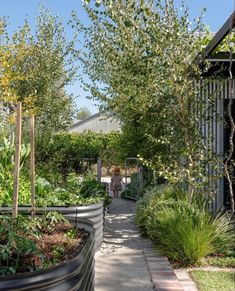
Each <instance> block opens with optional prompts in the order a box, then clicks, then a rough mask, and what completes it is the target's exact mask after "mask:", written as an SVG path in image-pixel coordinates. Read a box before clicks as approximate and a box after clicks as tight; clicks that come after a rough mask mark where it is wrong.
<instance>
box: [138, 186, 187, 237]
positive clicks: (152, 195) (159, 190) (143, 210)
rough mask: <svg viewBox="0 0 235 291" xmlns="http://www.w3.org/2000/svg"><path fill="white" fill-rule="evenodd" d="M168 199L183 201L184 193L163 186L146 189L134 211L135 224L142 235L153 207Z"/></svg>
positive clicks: (145, 232) (144, 232)
mask: <svg viewBox="0 0 235 291" xmlns="http://www.w3.org/2000/svg"><path fill="white" fill-rule="evenodd" d="M168 199H174V200H185V199H186V193H185V192H183V191H180V190H176V189H174V188H173V187H171V186H168V185H164V184H162V185H158V186H155V187H151V188H149V189H146V192H145V194H144V196H143V197H142V198H141V199H140V200H139V201H138V202H137V209H136V222H137V224H138V225H139V226H140V228H141V230H142V232H143V234H147V230H146V223H147V219H148V217H149V215H150V214H151V212H152V211H153V210H154V209H155V206H156V205H157V204H158V203H159V202H160V201H167V200H168Z"/></svg>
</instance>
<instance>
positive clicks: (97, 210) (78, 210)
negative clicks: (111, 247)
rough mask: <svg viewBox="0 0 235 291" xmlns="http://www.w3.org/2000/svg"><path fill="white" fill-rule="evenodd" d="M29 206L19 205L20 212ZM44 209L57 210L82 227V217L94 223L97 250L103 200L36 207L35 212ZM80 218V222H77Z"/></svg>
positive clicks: (101, 222)
mask: <svg viewBox="0 0 235 291" xmlns="http://www.w3.org/2000/svg"><path fill="white" fill-rule="evenodd" d="M11 209H12V208H11V207H1V208H0V212H10V211H11ZM29 210H30V207H28V206H20V207H19V212H20V213H29ZM45 211H57V212H59V213H61V214H63V215H64V216H65V217H66V218H67V219H68V220H69V221H70V223H71V224H72V225H78V226H80V227H82V225H83V222H82V219H88V220H89V221H91V222H92V223H93V225H94V229H95V250H98V249H99V248H100V246H101V244H102V240H103V225H104V209H103V202H100V203H96V204H90V205H85V206H54V207H47V208H37V213H38V214H39V213H42V212H45ZM78 219H80V222H78Z"/></svg>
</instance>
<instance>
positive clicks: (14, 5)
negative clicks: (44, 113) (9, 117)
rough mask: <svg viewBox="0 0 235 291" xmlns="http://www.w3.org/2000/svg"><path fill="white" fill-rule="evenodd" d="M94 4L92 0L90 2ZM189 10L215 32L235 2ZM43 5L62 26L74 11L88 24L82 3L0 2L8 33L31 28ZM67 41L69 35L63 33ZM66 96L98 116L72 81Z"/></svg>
mask: <svg viewBox="0 0 235 291" xmlns="http://www.w3.org/2000/svg"><path fill="white" fill-rule="evenodd" d="M91 1H94V0H91ZM181 2H182V0H175V4H176V7H177V6H180V3H181ZM185 2H186V4H187V6H188V7H189V12H190V18H191V19H194V18H197V17H198V16H200V14H201V12H202V10H203V8H206V12H205V16H204V18H203V21H204V23H206V24H207V25H208V26H209V27H210V29H211V31H212V32H217V31H218V29H219V28H220V27H221V26H222V25H223V24H224V22H225V21H226V20H227V18H228V17H229V16H230V15H231V13H232V12H233V10H234V7H235V0H185ZM40 5H43V6H45V7H47V8H49V9H50V10H51V11H52V12H53V13H55V14H58V15H59V16H60V17H61V18H62V19H63V20H64V21H65V22H66V21H67V20H68V19H69V17H70V15H71V11H72V10H76V11H77V14H78V16H79V18H80V19H81V20H82V21H83V22H84V23H88V19H87V17H86V14H85V12H84V10H83V8H82V0H0V16H7V17H9V19H8V21H9V23H10V25H9V29H10V30H11V31H14V30H16V29H17V28H18V27H19V26H21V25H22V24H23V22H24V19H25V18H26V17H27V19H28V21H29V23H30V25H31V26H32V27H34V23H35V16H36V15H37V13H38V9H39V6H40ZM67 34H68V37H69V36H71V31H69V30H68V31H67ZM66 90H67V91H68V93H73V95H74V96H78V97H77V98H76V104H77V107H78V108H81V107H87V108H88V109H89V110H90V111H91V113H96V112H98V108H97V106H95V103H94V101H92V100H88V99H87V98H86V97H85V95H86V94H85V93H84V92H83V90H82V89H81V88H80V84H79V82H78V81H76V82H75V83H74V84H73V85H70V86H68V87H67V88H66Z"/></svg>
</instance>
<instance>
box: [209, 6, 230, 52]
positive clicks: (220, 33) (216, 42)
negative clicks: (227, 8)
mask: <svg viewBox="0 0 235 291" xmlns="http://www.w3.org/2000/svg"><path fill="white" fill-rule="evenodd" d="M231 25H232V28H233V27H234V26H235V10H234V11H233V13H232V14H231V16H230V17H229V18H228V20H227V21H226V22H225V24H224V25H223V26H222V27H221V28H220V30H219V31H218V32H217V33H216V35H215V36H214V37H213V39H212V40H211V41H210V43H209V44H208V45H207V47H206V48H205V51H204V57H205V58H207V57H208V56H209V55H210V54H211V53H212V52H213V50H214V49H215V48H216V47H217V46H218V45H219V44H220V43H221V42H222V41H223V39H224V38H225V37H226V36H227V35H228V34H229V31H230V29H231Z"/></svg>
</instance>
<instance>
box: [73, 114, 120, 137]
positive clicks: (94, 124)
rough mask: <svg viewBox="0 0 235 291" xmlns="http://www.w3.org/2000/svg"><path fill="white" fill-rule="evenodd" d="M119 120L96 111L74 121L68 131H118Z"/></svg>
mask: <svg viewBox="0 0 235 291" xmlns="http://www.w3.org/2000/svg"><path fill="white" fill-rule="evenodd" d="M120 130H121V125H120V122H119V121H118V120H117V119H116V118H114V117H108V116H106V115H105V114H104V113H101V112H98V113H96V114H93V115H91V116H89V117H87V118H84V119H82V120H79V121H77V122H75V123H74V124H73V125H72V126H71V127H70V130H69V131H70V132H79V133H84V132H87V131H93V132H102V133H109V132H111V131H120Z"/></svg>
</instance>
